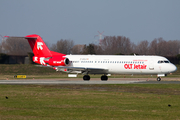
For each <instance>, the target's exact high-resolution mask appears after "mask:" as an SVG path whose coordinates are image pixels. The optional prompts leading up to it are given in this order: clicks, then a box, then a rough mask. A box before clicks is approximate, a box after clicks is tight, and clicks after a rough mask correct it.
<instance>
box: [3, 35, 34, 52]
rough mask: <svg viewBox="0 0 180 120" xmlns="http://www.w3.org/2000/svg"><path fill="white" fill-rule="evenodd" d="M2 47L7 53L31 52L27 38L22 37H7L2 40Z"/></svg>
mask: <svg viewBox="0 0 180 120" xmlns="http://www.w3.org/2000/svg"><path fill="white" fill-rule="evenodd" d="M2 45H3V49H4V50H5V52H6V53H7V54H11V55H27V53H28V52H32V50H31V48H30V45H29V43H28V41H27V40H25V39H23V38H11V37H10V38H7V39H6V40H5V41H3V42H2Z"/></svg>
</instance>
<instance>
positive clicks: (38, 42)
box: [25, 34, 64, 57]
mask: <svg viewBox="0 0 180 120" xmlns="http://www.w3.org/2000/svg"><path fill="white" fill-rule="evenodd" d="M25 39H27V40H28V42H29V45H30V46H31V49H32V51H33V53H34V55H35V56H44V57H51V56H53V55H64V54H61V53H57V52H53V51H50V50H49V48H48V47H47V46H46V44H45V42H44V41H43V40H42V38H41V37H40V36H39V35H36V34H33V35H27V36H25Z"/></svg>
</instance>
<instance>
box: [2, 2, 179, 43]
mask: <svg viewBox="0 0 180 120" xmlns="http://www.w3.org/2000/svg"><path fill="white" fill-rule="evenodd" d="M97 31H100V32H103V31H104V35H106V36H114V35H115V36H121V35H122V36H125V37H128V38H130V40H131V41H132V42H135V43H138V42H140V41H142V40H148V41H152V40H153V39H154V38H159V37H163V38H164V39H165V40H180V0H0V34H1V35H10V36H25V35H28V34H38V35H40V36H41V37H42V38H43V39H44V40H45V41H46V42H48V43H56V41H57V40H60V39H71V40H74V42H75V44H89V43H92V42H94V41H95V40H98V37H95V38H94V36H95V35H97V34H98V32H97Z"/></svg>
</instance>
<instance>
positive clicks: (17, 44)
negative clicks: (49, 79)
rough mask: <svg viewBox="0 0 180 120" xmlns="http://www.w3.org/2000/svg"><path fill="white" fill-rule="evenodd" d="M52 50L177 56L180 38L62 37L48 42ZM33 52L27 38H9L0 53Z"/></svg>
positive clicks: (4, 42)
mask: <svg viewBox="0 0 180 120" xmlns="http://www.w3.org/2000/svg"><path fill="white" fill-rule="evenodd" d="M47 46H48V47H49V48H50V50H52V51H56V52H60V53H63V54H96V55H130V54H138V55H160V56H176V55H178V54H179V52H180V40H168V41H167V40H164V39H163V38H155V39H154V40H152V41H151V42H149V41H147V40H144V41H141V42H139V43H137V44H135V43H133V42H132V41H131V40H130V39H129V38H127V37H124V36H106V37H104V39H102V40H101V42H100V43H99V44H94V43H90V44H88V45H86V44H85V45H83V44H77V45H75V44H74V41H73V40H68V39H60V40H58V41H57V42H56V43H55V44H49V43H48V44H47ZM29 52H32V50H31V48H30V46H29V44H28V42H27V40H24V39H21V38H19V39H17V38H7V39H6V40H5V41H2V42H1V43H0V53H5V54H9V55H27V53H29Z"/></svg>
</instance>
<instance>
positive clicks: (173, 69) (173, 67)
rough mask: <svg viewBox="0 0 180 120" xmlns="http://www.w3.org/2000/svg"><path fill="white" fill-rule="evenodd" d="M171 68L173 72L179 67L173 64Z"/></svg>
mask: <svg viewBox="0 0 180 120" xmlns="http://www.w3.org/2000/svg"><path fill="white" fill-rule="evenodd" d="M170 69H171V70H170V72H171V73H172V72H175V71H176V70H177V67H176V66H175V65H174V64H172V65H171V68H170Z"/></svg>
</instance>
